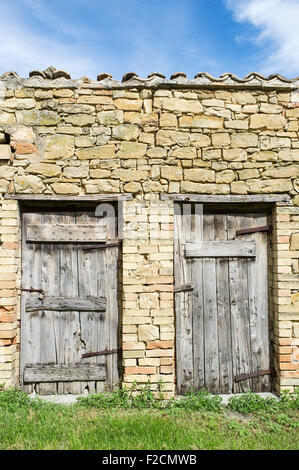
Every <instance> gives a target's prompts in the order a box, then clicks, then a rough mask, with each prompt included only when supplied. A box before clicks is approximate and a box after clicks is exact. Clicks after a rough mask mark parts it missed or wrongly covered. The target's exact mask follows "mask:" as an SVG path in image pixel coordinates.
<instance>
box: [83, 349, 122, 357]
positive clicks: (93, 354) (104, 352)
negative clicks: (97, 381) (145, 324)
mask: <svg viewBox="0 0 299 470" xmlns="http://www.w3.org/2000/svg"><path fill="white" fill-rule="evenodd" d="M121 350H122V349H121V348H119V349H105V351H97V352H90V353H85V354H82V358H84V357H93V356H105V355H107V354H115V353H118V352H120V351H121Z"/></svg>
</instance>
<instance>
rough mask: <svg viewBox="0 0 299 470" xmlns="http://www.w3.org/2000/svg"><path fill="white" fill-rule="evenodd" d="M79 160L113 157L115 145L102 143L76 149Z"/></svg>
mask: <svg viewBox="0 0 299 470" xmlns="http://www.w3.org/2000/svg"><path fill="white" fill-rule="evenodd" d="M76 155H77V157H78V158H79V160H91V159H93V158H114V157H115V145H103V146H100V147H90V148H87V149H79V150H77V151H76Z"/></svg>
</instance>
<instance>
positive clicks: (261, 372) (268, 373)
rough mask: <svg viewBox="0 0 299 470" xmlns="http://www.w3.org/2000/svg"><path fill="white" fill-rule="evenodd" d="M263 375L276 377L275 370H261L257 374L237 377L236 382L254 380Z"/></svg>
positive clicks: (252, 373) (251, 373)
mask: <svg viewBox="0 0 299 470" xmlns="http://www.w3.org/2000/svg"><path fill="white" fill-rule="evenodd" d="M261 375H275V372H274V371H273V370H270V369H267V370H259V371H256V372H250V373H249V374H241V375H237V376H235V382H241V381H242V380H247V379H252V378H253V377H259V376H261Z"/></svg>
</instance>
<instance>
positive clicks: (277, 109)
mask: <svg viewBox="0 0 299 470" xmlns="http://www.w3.org/2000/svg"><path fill="white" fill-rule="evenodd" d="M260 112H261V113H267V114H268V113H269V114H280V113H281V112H282V106H279V105H277V104H268V103H261V107H260Z"/></svg>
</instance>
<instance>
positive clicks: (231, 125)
mask: <svg viewBox="0 0 299 470" xmlns="http://www.w3.org/2000/svg"><path fill="white" fill-rule="evenodd" d="M224 127H226V128H227V129H248V120H247V119H245V120H243V121H242V120H241V119H235V120H230V121H225V122H224Z"/></svg>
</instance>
